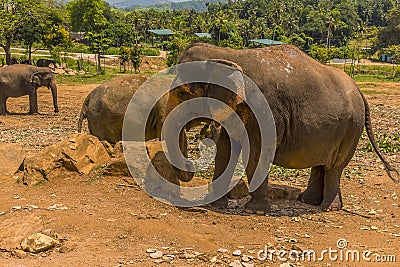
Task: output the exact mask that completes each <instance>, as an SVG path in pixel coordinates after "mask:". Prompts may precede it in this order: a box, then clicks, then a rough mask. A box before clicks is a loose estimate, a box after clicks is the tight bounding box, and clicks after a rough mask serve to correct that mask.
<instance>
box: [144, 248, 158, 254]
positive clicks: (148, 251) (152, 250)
mask: <svg viewBox="0 0 400 267" xmlns="http://www.w3.org/2000/svg"><path fill="white" fill-rule="evenodd" d="M156 251H157V249H155V248H148V249H147V250H146V252H147V253H154V252H156Z"/></svg>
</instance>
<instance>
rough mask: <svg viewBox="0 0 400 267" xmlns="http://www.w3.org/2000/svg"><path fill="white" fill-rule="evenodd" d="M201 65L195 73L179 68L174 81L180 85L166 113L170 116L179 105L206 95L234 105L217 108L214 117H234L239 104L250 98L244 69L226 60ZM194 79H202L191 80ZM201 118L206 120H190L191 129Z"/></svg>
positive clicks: (212, 60)
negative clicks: (247, 97) (233, 113)
mask: <svg viewBox="0 0 400 267" xmlns="http://www.w3.org/2000/svg"><path fill="white" fill-rule="evenodd" d="M199 66H200V68H201V70H199V71H198V73H196V74H194V76H193V73H189V74H188V73H181V71H180V70H179V69H178V74H177V77H176V79H175V82H174V84H176V85H178V86H177V87H176V88H174V89H172V90H171V91H170V92H169V97H168V103H167V108H166V114H167V115H168V114H169V113H170V112H171V111H172V110H173V109H174V108H175V107H177V106H178V105H180V104H181V103H183V102H185V101H187V100H189V99H194V98H198V97H204V98H212V99H216V100H219V101H221V102H223V103H225V104H226V105H227V106H229V107H230V108H231V109H223V110H222V109H221V110H219V111H218V112H215V109H214V112H213V119H214V120H216V121H223V120H225V119H226V118H228V117H229V116H230V114H231V113H232V110H233V111H236V110H237V107H238V105H239V104H241V103H242V102H244V101H245V100H246V96H245V85H244V77H243V71H242V68H241V67H240V66H239V65H237V64H236V63H234V62H232V61H228V60H224V59H209V60H207V61H205V62H203V63H202V64H199ZM183 72H185V71H183ZM198 75H201V77H200V76H198ZM193 78H194V80H198V81H200V80H201V81H202V82H191V81H192V80H193ZM204 81H208V82H204ZM227 88H229V89H230V90H229V89H227ZM204 108H205V109H207V108H208V107H204ZM201 120H203V121H204V120H205V119H199V120H195V121H193V122H192V123H189V128H190V126H193V125H196V124H198V122H200V121H201ZM205 121H207V120H205Z"/></svg>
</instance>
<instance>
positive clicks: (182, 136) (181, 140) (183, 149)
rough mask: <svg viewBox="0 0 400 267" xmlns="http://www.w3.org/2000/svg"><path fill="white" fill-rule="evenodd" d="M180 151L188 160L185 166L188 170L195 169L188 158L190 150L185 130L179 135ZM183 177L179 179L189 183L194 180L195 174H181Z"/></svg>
mask: <svg viewBox="0 0 400 267" xmlns="http://www.w3.org/2000/svg"><path fill="white" fill-rule="evenodd" d="M179 149H180V150H181V152H182V154H183V156H184V157H185V159H186V162H185V165H186V169H188V170H190V169H194V168H193V164H192V163H191V162H190V161H189V160H188V159H187V158H188V148H187V137H186V132H185V130H184V129H182V130H181V132H180V134H179ZM180 173H181V176H180V177H179V180H181V181H183V182H189V181H190V180H192V178H193V176H194V172H180Z"/></svg>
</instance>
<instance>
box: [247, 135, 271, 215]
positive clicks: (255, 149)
mask: <svg viewBox="0 0 400 267" xmlns="http://www.w3.org/2000/svg"><path fill="white" fill-rule="evenodd" d="M249 139H250V140H249V141H250V151H249V161H248V163H247V167H246V175H247V180H248V181H249V184H251V181H252V179H253V178H254V173H255V171H256V168H257V165H258V164H259V162H260V161H261V163H264V164H266V163H265V162H264V160H263V159H262V158H263V157H262V156H261V149H260V142H259V140H258V139H257V137H252V136H249ZM260 157H261V159H260ZM264 174H265V177H262V178H263V182H262V183H261V185H260V186H259V187H258V188H257V189H256V190H255V191H253V192H250V196H251V199H250V201H249V202H248V203H247V204H246V207H245V211H246V212H247V213H252V214H253V213H255V214H261V215H262V214H265V213H268V212H270V211H271V204H270V201H269V197H268V171H266V172H265V173H264Z"/></svg>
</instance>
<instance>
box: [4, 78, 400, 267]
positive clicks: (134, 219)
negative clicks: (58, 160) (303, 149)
mask: <svg viewBox="0 0 400 267" xmlns="http://www.w3.org/2000/svg"><path fill="white" fill-rule="evenodd" d="M95 86H96V85H79V86H66V85H59V105H60V110H61V111H60V113H59V114H58V115H56V116H54V115H53V114H52V110H53V108H52V101H51V94H50V92H49V91H48V90H47V89H44V88H43V89H40V90H39V100H38V102H39V111H40V112H42V114H43V115H33V116H32V115H25V113H26V112H27V110H28V98H27V97H21V98H18V99H10V100H9V101H8V108H9V111H11V112H14V113H17V114H13V115H9V116H0V132H1V135H0V142H9V143H11V142H12V143H19V144H21V145H22V146H23V147H24V149H25V150H26V151H27V152H28V155H33V154H34V153H36V152H37V151H38V150H40V149H43V147H46V146H48V145H50V144H53V143H55V142H58V141H61V140H63V139H65V138H66V137H67V136H68V135H70V134H72V133H75V132H76V129H77V120H78V116H79V111H80V107H81V105H82V102H83V100H84V98H85V96H86V95H87V94H88V93H89V92H90V91H91V90H92V89H93V88H94V87H95ZM360 87H361V88H362V89H363V90H364V91H366V97H367V99H368V100H369V103H370V106H371V113H372V122H373V128H374V130H375V134H378V133H380V134H383V133H387V134H389V135H392V134H394V133H399V132H400V84H398V83H397V84H394V83H362V84H360ZM366 144H367V141H366V139H365V137H364V138H363V139H362V140H361V141H360V144H359V148H360V149H359V150H358V151H357V153H356V155H355V156H354V158H353V160H352V161H351V163H350V165H349V166H348V167H347V168H346V170H345V172H344V174H343V175H342V194H343V202H344V209H343V210H341V211H334V212H321V210H320V209H319V208H318V207H313V206H309V205H306V204H302V203H300V202H298V201H294V200H293V201H274V202H273V206H272V209H273V211H272V213H271V214H268V215H267V216H256V215H247V214H245V213H244V212H243V207H242V203H241V202H239V203H236V204H238V205H236V206H238V207H236V208H233V209H228V210H217V211H211V210H207V209H205V208H202V207H199V208H192V209H189V210H181V209H178V208H176V207H173V206H169V205H166V204H163V203H160V202H158V201H156V200H154V199H152V198H150V197H149V196H148V195H147V194H146V193H144V192H143V191H142V190H140V189H139V188H138V187H137V186H136V185H135V183H134V181H133V179H132V178H130V177H110V176H103V175H102V174H101V172H93V173H91V174H89V175H79V174H76V173H72V172H66V173H65V175H64V176H62V177H59V179H57V180H53V181H49V182H46V183H42V184H40V185H38V186H34V187H27V186H24V185H23V184H21V183H18V182H17V181H18V180H19V179H20V178H21V176H22V174H21V173H17V174H16V175H15V176H14V177H2V178H0V196H1V201H0V224H1V227H0V266H399V264H400V263H399V262H400V222H399V218H400V202H399V196H398V194H399V191H400V190H399V188H400V187H399V186H397V185H395V184H394V183H393V182H392V181H391V180H390V179H389V178H388V176H387V175H386V173H385V171H384V170H383V167H382V166H383V165H382V164H381V162H380V161H379V159H378V157H377V156H376V155H375V154H374V153H372V152H365V151H363V150H362V149H361V148H363V147H365V146H366ZM385 155H386V156H387V158H388V159H389V160H390V161H391V162H392V163H394V165H396V166H397V167H398V168H400V155H399V153H398V152H397V153H394V152H393V153H385ZM307 175H308V171H293V170H291V171H282V172H281V173H279V172H275V173H274V175H272V177H271V182H272V183H278V184H281V185H285V186H288V187H297V188H301V189H304V188H305V186H306V184H307V180H308V177H307ZM121 185H125V186H121ZM54 204H60V205H61V204H62V207H66V208H63V209H56V210H53V209H49V207H50V206H52V205H54ZM233 204H235V203H233ZM32 205H34V206H32ZM60 205H59V206H60ZM35 206H36V207H35ZM232 206H235V205H232ZM46 229H51V230H52V232H54V233H55V234H56V235H57V238H58V240H59V241H60V242H61V246H59V247H57V248H55V249H52V250H49V251H46V252H41V253H38V254H28V255H27V256H26V257H24V258H22V259H21V258H19V257H18V256H17V255H15V253H12V251H13V244H14V243H15V244H18V242H20V239H18V238H21V237H25V236H27V235H29V234H31V233H36V232H40V231H44V230H46ZM7 236H8V237H9V238H8V239H6V238H5V237H7ZM10 240H14V243H12V242H10ZM266 246H267V247H268V251H271V250H275V251H279V250H284V251H286V252H288V253H289V252H290V251H291V250H295V251H304V250H314V251H315V252H316V255H317V259H316V260H313V259H311V260H307V259H305V260H299V261H291V260H289V261H288V262H289V263H290V264H289V263H285V261H284V260H281V259H278V255H276V254H267V252H268V251H266V253H264V251H265V247H266ZM330 248H331V250H335V249H336V250H339V251H341V253H342V255H343V257H342V260H341V258H340V253H339V254H335V252H333V254H332V255H331V256H332V257H331V259H330V258H329V254H327V253H325V254H322V255H323V256H321V253H323V251H324V250H329V249H330ZM149 249H150V250H149ZM152 249H154V250H159V251H162V252H163V254H164V257H163V258H160V259H152V258H151V257H150V253H148V252H146V251H149V252H153V250H152ZM237 250H239V251H240V252H241V253H242V255H240V256H234V255H233V254H235V255H237V254H239V252H238V251H237ZM260 250H262V251H261V252H263V253H261V254H259V251H260ZM349 251H350V252H353V251H357V252H359V253H360V257H361V259H360V261H356V260H352V258H351V255H350V256H349V257H347V258H348V261H347V260H346V256H345V255H348V254H349V253H347V252H349ZM365 251H371V254H368V252H366V258H365V259H363V257H362V256H363V253H364V252H365ZM346 253H347V254H346ZM257 254H259V255H258V256H257ZM350 254H351V253H350ZM165 255H170V256H165ZM337 255H339V257H338V258H337V259H335V257H334V256H337ZM265 256H268V258H267V259H265ZM288 256H289V255H288V254H286V255H282V254H281V258H288ZM392 256H395V257H396V258H395V259H394V257H392ZM263 257H264V259H263ZM270 257H272V260H271V259H270ZM322 258H323V259H322ZM368 259H370V260H371V261H370V262H368V261H367V260H368ZM235 260H236V261H235ZM240 260H242V262H243V263H242V264H243V265H240V264H239V261H240ZM394 260H396V261H397V263H395V262H393V261H394ZM379 261H387V262H381V263H380V262H379ZM388 261H392V262H388ZM235 264H236V265H235Z"/></svg>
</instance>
